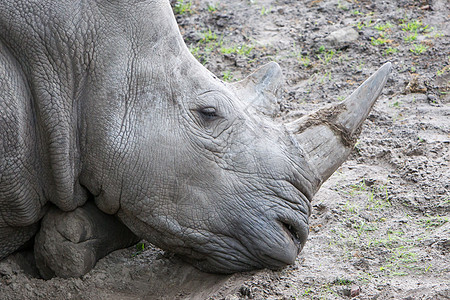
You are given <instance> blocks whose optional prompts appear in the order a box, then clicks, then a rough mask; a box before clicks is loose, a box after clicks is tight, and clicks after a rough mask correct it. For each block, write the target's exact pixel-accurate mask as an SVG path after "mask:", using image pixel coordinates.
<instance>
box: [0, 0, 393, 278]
mask: <svg viewBox="0 0 450 300" xmlns="http://www.w3.org/2000/svg"><path fill="white" fill-rule="evenodd" d="M70 3H72V2H70ZM74 3H75V2H73V3H72V4H70V5H63V4H55V5H56V6H57V7H56V6H55V9H54V10H51V11H49V12H48V13H47V14H45V16H49V17H48V19H42V20H43V21H42V23H45V24H47V25H46V26H47V27H45V28H46V29H45V30H44V29H43V32H46V36H47V37H48V38H47V40H46V43H43V45H44V46H42V47H40V48H38V46H37V45H40V44H38V43H37V42H33V41H32V40H31V39H28V40H30V41H31V42H30V43H29V46H27V47H23V49H24V50H23V53H24V54H23V56H24V57H25V58H24V59H23V60H24V61H25V60H26V61H28V62H30V61H33V60H34V61H35V62H36V63H35V64H34V65H31V67H30V68H29V69H27V70H25V71H26V72H27V74H31V75H30V76H29V77H30V78H37V79H36V80H35V81H33V82H32V83H31V84H32V88H33V91H38V92H36V99H37V100H36V101H41V100H39V98H45V97H47V98H46V99H49V100H48V101H50V103H53V101H54V99H56V98H58V97H61V98H63V99H66V100H64V101H63V102H60V103H63V104H64V105H61V104H58V105H55V104H52V106H51V107H53V108H52V109H53V110H55V111H56V110H58V109H60V108H61V111H62V112H60V113H58V115H59V116H63V117H65V116H70V113H69V112H75V113H74V114H75V115H76V117H67V118H60V119H61V120H66V119H70V122H72V123H70V122H68V123H70V124H72V125H70V126H66V127H67V130H68V132H71V134H72V135H73V136H74V138H73V139H70V140H69V139H68V138H67V137H65V136H64V134H59V131H58V130H59V129H60V127H61V126H62V125H61V124H62V123H63V122H62V121H61V122H60V121H52V122H53V123H54V124H53V125H48V126H47V127H45V126H44V127H45V128H44V129H45V130H47V128H49V129H48V130H47V131H48V132H49V136H50V138H51V140H52V141H55V142H51V143H50V142H49V143H48V145H49V146H48V149H49V151H50V156H49V159H48V160H49V161H50V162H51V163H53V164H54V166H56V167H53V171H55V170H63V169H64V168H69V167H72V169H70V170H71V171H68V172H66V171H64V172H60V173H55V174H62V176H56V175H53V182H54V184H53V185H52V187H54V189H55V193H53V194H56V195H63V194H64V195H66V196H65V198H64V197H62V196H55V197H54V198H55V200H53V202H54V203H56V204H57V202H56V201H57V200H58V199H61V198H64V199H71V198H70V195H72V194H71V193H66V192H65V191H66V190H69V191H70V190H71V185H72V186H73V183H74V182H75V183H76V184H78V183H80V184H81V186H83V188H85V189H86V190H88V191H89V192H90V194H92V195H93V196H95V201H96V204H97V206H98V207H99V208H100V209H101V210H103V211H104V212H106V213H110V214H117V216H118V217H119V218H120V219H121V220H122V221H123V222H124V223H125V224H126V225H127V226H128V227H129V228H130V229H132V231H133V232H134V233H136V234H137V235H139V236H141V237H142V238H145V239H147V240H148V241H150V242H152V243H154V244H155V245H157V246H160V247H161V248H163V249H166V250H169V251H172V252H174V253H177V254H179V255H181V256H182V257H184V258H185V259H186V260H189V261H190V262H192V263H193V264H194V265H196V266H197V267H199V268H202V269H204V270H208V271H215V272H223V273H230V272H236V271H243V270H250V269H255V268H264V267H269V268H278V267H280V266H284V265H286V264H291V263H293V262H294V261H295V258H296V256H297V255H298V253H299V252H300V251H301V249H302V247H303V245H304V244H305V241H306V239H307V235H308V217H309V215H310V213H311V206H310V201H311V200H312V198H313V195H314V194H315V193H316V191H317V190H318V188H319V187H320V186H321V184H322V183H323V182H324V181H325V180H326V179H327V178H328V177H329V176H330V175H331V174H332V173H333V172H334V171H335V170H336V169H337V168H338V167H339V165H340V164H341V163H342V162H343V161H344V160H345V159H346V157H347V156H348V154H349V153H350V151H351V148H352V145H353V143H354V141H355V137H356V136H357V134H358V132H359V129H360V127H361V123H362V122H363V121H364V119H365V118H366V117H367V115H368V113H369V110H370V109H371V107H372V105H373V103H374V101H375V100H376V98H377V97H378V95H379V94H380V91H381V89H382V87H383V85H384V84H385V82H386V77H387V75H388V73H389V70H390V65H389V64H387V65H385V66H384V67H382V68H381V69H380V70H379V71H378V72H377V73H375V74H374V75H373V76H372V77H371V78H369V79H368V80H367V81H366V82H365V83H364V84H363V85H362V86H361V87H360V88H358V89H357V90H356V92H354V93H353V94H352V95H351V96H349V97H348V99H347V100H345V101H344V102H342V103H340V104H337V105H335V106H332V107H330V108H327V109H323V110H320V111H318V112H316V113H314V114H311V115H309V116H305V117H303V118H302V119H300V120H296V121H294V122H291V123H289V124H281V123H279V122H277V121H276V120H275V119H274V118H273V117H272V114H273V111H274V107H276V103H275V102H274V100H273V99H274V95H275V94H276V90H277V88H278V87H279V85H280V82H281V71H280V68H279V66H278V65H277V64H276V63H269V64H268V65H266V66H263V67H262V68H261V69H259V70H257V71H256V72H255V73H253V74H252V75H250V76H249V77H247V78H246V79H244V80H243V81H241V82H238V83H235V84H227V83H224V82H222V81H221V80H219V79H218V78H216V77H215V76H214V75H213V74H211V73H210V72H209V71H207V70H206V69H205V68H204V67H203V66H202V65H201V64H200V63H198V62H197V61H196V60H195V58H194V57H193V56H192V55H191V54H190V52H189V50H188V49H187V47H186V46H185V44H184V42H183V40H182V37H181V34H180V32H179V30H178V27H177V24H176V22H175V18H174V16H173V14H172V10H171V8H170V5H169V2H168V1H148V2H146V1H92V2H89V3H88V2H80V3H79V4H77V5H75V4H74ZM82 3H84V4H82ZM72 6H73V7H72ZM52 7H53V6H52ZM56 11H58V12H59V13H58V14H57V13H56ZM52 14H55V15H52ZM33 22H36V23H39V22H41V20H39V21H33ZM52 22H54V23H55V24H56V25H52V24H53V23H52ZM39 24H40V23H39ZM25 26H28V25H26V24H25V23H24V25H23V26H22V27H25ZM30 26H31V25H30ZM43 28H44V27H43ZM11 32H12V31H11ZM28 32H34V31H33V30H31V29H30V30H29V31H28ZM4 35H5V36H6V35H7V32H6V31H5V33H4ZM18 36H19V35H18ZM20 36H23V35H20ZM13 38H14V37H11V38H10V39H11V40H14V39H13ZM22 43H23V39H22ZM62 45H64V46H62ZM29 49H31V50H29ZM45 51H48V52H52V53H47V52H45ZM42 53H44V54H42ZM45 53H47V54H45ZM19 54H20V53H19V52H18V55H19ZM47 60H48V63H47ZM46 66H47V67H46ZM61 70H63V71H61ZM56 71H58V72H56ZM34 74H37V75H34ZM58 74H59V75H58ZM61 74H64V76H62V75H61ZM41 79H42V80H41ZM39 80H41V81H39ZM58 83H62V84H58ZM41 85H42V86H43V88H40V86H41ZM48 91H51V92H48ZM60 95H61V96H60ZM67 99H68V100H67ZM40 103H44V102H42V101H41V102H40ZM42 107H43V109H42V111H44V112H46V110H45V106H44V105H43V106H42ZM44 116H45V118H44V117H43V118H42V121H43V122H45V121H47V120H50V121H51V120H52V118H54V114H53V113H52V111H50V112H49V114H48V117H47V115H44ZM52 134H53V135H54V136H53V135H52ZM75 137H76V138H75ZM50 138H49V140H50ZM66 144H67V145H69V144H70V145H69V146H68V147H69V148H70V149H72V150H73V149H75V150H73V151H72V150H70V151H65V150H64V151H60V150H59V149H60V148H59V145H66ZM74 153H75V154H74ZM61 157H62V158H63V159H60V158H61ZM74 160H75V162H74ZM64 161H68V163H67V164H66V163H64ZM64 170H66V169H64ZM78 174H79V176H78ZM60 182H65V183H66V185H64V186H63V187H62V188H61V186H62V185H61V184H60ZM66 186H67V187H68V188H67V189H66V188H65V187H66ZM48 194H49V195H51V194H52V193H51V192H49V193H48ZM67 195H69V196H67ZM81 202H82V201H81ZM67 203H69V202H67ZM57 205H58V206H59V207H60V208H62V209H67V210H70V209H73V206H74V205H73V202H70V203H69V204H67V206H64V205H62V204H57ZM71 205H72V206H71ZM76 205H77V204H75V206H76Z"/></svg>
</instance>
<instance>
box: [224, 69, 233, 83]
mask: <svg viewBox="0 0 450 300" xmlns="http://www.w3.org/2000/svg"><path fill="white" fill-rule="evenodd" d="M222 79H223V81H231V80H232V79H233V74H232V73H231V71H224V72H223V73H222Z"/></svg>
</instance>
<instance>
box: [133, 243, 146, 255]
mask: <svg viewBox="0 0 450 300" xmlns="http://www.w3.org/2000/svg"><path fill="white" fill-rule="evenodd" d="M144 250H145V244H144V243H137V244H136V252H135V253H133V254H132V255H131V257H135V256H138V255H139V254H141V253H142V252H144Z"/></svg>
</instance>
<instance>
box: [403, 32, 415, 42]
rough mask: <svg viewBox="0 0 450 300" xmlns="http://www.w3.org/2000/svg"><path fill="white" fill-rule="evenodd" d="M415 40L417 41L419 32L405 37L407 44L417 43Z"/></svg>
mask: <svg viewBox="0 0 450 300" xmlns="http://www.w3.org/2000/svg"><path fill="white" fill-rule="evenodd" d="M415 40H417V32H414V33H412V34H409V35H407V36H406V37H405V42H410V43H411V42H413V41H415Z"/></svg>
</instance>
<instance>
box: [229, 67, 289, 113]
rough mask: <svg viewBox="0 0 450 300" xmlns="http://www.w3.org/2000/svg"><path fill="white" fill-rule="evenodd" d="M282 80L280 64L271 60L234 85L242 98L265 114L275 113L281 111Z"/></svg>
mask: <svg viewBox="0 0 450 300" xmlns="http://www.w3.org/2000/svg"><path fill="white" fill-rule="evenodd" d="M282 81H283V73H282V72H281V68H280V66H279V65H278V64H277V63H276V62H270V63H268V64H266V65H264V66H262V67H261V68H259V69H257V70H256V71H255V72H253V73H252V74H250V75H249V76H247V77H246V78H245V79H243V80H241V81H239V82H236V83H234V84H232V87H233V88H234V89H235V92H236V94H237V95H238V96H239V98H240V99H241V100H243V101H246V102H248V103H249V104H251V105H252V106H253V107H255V108H257V109H258V110H259V111H261V112H263V113H264V114H267V115H275V114H276V113H277V112H278V111H279V103H278V99H279V97H278V93H279V89H280V86H281V84H282Z"/></svg>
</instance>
